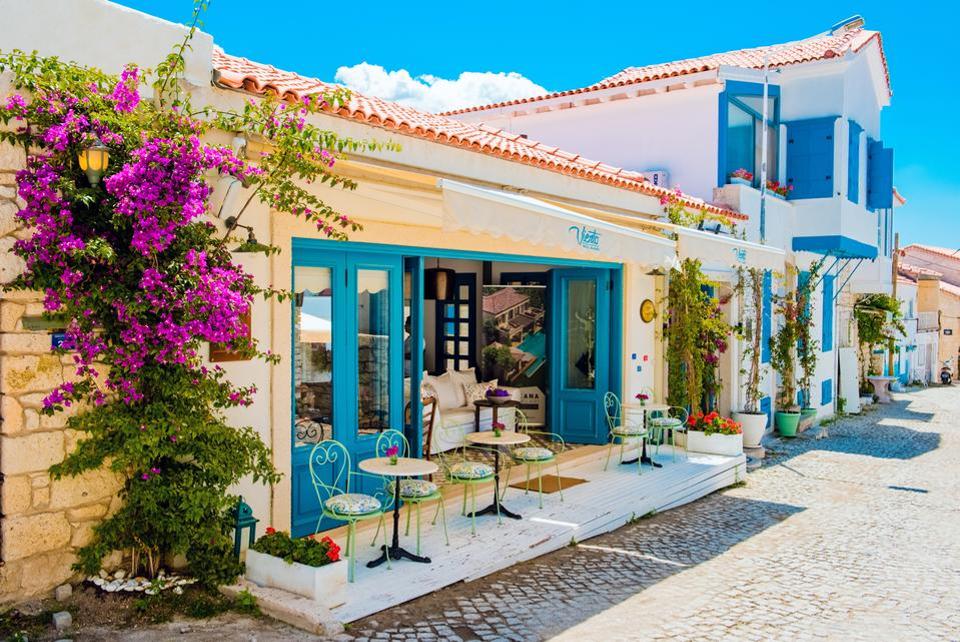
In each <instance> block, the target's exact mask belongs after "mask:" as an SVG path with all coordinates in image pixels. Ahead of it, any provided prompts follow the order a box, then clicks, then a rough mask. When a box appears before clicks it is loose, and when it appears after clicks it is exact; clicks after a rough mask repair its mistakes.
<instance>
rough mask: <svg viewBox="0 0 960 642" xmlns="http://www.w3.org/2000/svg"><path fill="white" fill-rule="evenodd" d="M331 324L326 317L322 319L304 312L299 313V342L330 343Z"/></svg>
mask: <svg viewBox="0 0 960 642" xmlns="http://www.w3.org/2000/svg"><path fill="white" fill-rule="evenodd" d="M330 329H331V324H330V321H328V320H327V319H322V318H320V317H318V316H314V315H312V314H307V313H306V312H301V313H300V342H301V343H330V341H331V336H332V335H331V332H330Z"/></svg>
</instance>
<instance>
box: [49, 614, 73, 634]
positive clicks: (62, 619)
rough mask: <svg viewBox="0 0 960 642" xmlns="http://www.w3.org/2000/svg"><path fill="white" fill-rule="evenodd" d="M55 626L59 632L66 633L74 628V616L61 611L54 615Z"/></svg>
mask: <svg viewBox="0 0 960 642" xmlns="http://www.w3.org/2000/svg"><path fill="white" fill-rule="evenodd" d="M53 626H54V627H56V629H57V632H60V631H66V630H67V629H69V628H70V627H71V626H73V616H72V615H70V611H59V612H57V613H54V614H53Z"/></svg>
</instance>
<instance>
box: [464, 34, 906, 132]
mask: <svg viewBox="0 0 960 642" xmlns="http://www.w3.org/2000/svg"><path fill="white" fill-rule="evenodd" d="M874 39H876V41H877V45H878V46H879V47H880V57H881V59H882V61H883V71H884V75H885V77H886V81H887V91H888V92H891V94H892V90H891V89H890V72H889V69H888V68H887V59H886V55H885V54H884V51H883V41H882V39H881V37H880V32H878V31H867V30H865V29H851V30H849V31H841V32H838V33H835V34H830V35H823V36H815V37H813V38H809V39H807V40H802V41H798V42H795V43H787V44H784V45H770V46H766V47H755V48H753V49H738V50H736V51H728V52H726V53H719V54H712V55H709V56H701V57H699V58H688V59H686V60H677V61H674V62H665V63H661V64H656V65H647V66H645V67H627V68H626V69H624V70H623V71H621V72H620V73H617V74H614V75H612V76H610V77H608V78H604V79H603V80H601V81H600V82H598V83H596V84H593V85H590V86H589V87H582V88H580V89H569V90H567V91H558V92H554V93H550V94H545V95H543V96H534V97H531V98H521V99H518V100H509V101H504V102H499V103H494V104H491V105H478V106H476V107H467V108H465V109H458V110H454V111H450V112H446V114H448V115H452V114H463V113H467V112H474V111H483V110H487V109H497V108H499V107H507V106H510V105H522V104H526V103H532V102H537V101H541V100H548V99H550V98H557V97H559V96H571V95H574V94H585V93H589V92H591V91H598V90H602V89H612V88H614V87H622V86H625V85H634V84H638V83H643V82H647V81H650V80H660V79H662V78H671V77H679V76H687V75H690V74H695V73H699V72H702V71H711V70H713V69H718V68H719V67H720V66H721V65H729V66H733V67H747V68H753V69H762V68H763V65H764V56H765V55H766V54H769V64H770V66H771V67H783V66H785V65H793V64H799V63H804V62H812V61H815V60H827V59H830V58H835V57H837V56H843V55H844V54H846V53H847V52H858V51H860V50H861V49H863V48H864V47H866V46H867V44H869V43H870V42H871V41H873V40H874Z"/></svg>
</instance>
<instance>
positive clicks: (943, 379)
mask: <svg viewBox="0 0 960 642" xmlns="http://www.w3.org/2000/svg"><path fill="white" fill-rule="evenodd" d="M940 383H941V384H943V385H944V386H949V385H951V384H952V383H953V368H951V367H950V359H947V360H946V361H944V362H943V367H942V368H940Z"/></svg>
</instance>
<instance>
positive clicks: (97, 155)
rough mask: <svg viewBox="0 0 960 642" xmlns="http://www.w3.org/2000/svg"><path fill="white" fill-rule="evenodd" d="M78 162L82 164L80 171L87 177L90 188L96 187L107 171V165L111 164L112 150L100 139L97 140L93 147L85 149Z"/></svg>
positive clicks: (78, 157) (94, 141)
mask: <svg viewBox="0 0 960 642" xmlns="http://www.w3.org/2000/svg"><path fill="white" fill-rule="evenodd" d="M77 160H78V161H79V162H80V169H82V170H83V173H84V174H86V175H87V180H88V181H90V186H91V187H94V186H96V185H97V184H98V183H99V182H100V179H101V178H103V175H104V173H105V172H106V171H107V164H108V163H109V162H110V149H109V148H108V147H107V146H106V145H104V144H103V141H101V140H100V139H99V138H95V139H94V140H93V144H92V145H90V146H89V147H85V148H84V149H83V150H82V151H81V152H80V154H79V155H78V156H77Z"/></svg>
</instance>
